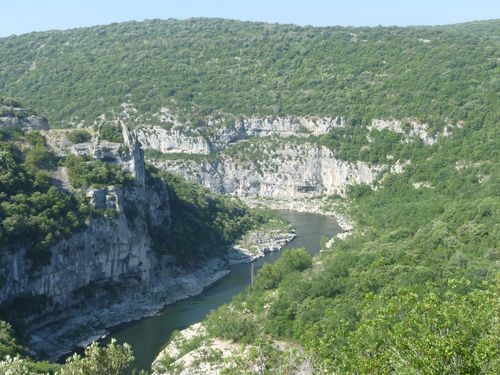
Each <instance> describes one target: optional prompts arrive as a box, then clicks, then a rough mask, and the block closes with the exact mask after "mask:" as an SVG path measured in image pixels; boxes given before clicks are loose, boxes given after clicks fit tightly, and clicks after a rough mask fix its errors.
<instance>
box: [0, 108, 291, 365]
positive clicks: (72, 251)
mask: <svg viewBox="0 0 500 375" xmlns="http://www.w3.org/2000/svg"><path fill="white" fill-rule="evenodd" d="M4 103H10V104H12V103H14V102H13V101H7V100H4ZM14 107H15V108H16V111H17V112H16V113H20V114H21V115H19V116H17V117H16V116H14V115H9V116H7V115H6V116H5V117H1V118H0V119H1V120H0V137H1V138H0V150H1V152H0V171H1V176H2V177H1V179H0V192H1V193H0V194H1V195H0V197H1V201H0V224H1V225H0V249H1V251H0V275H1V279H0V281H1V282H0V317H1V318H2V319H5V320H7V321H9V322H10V323H12V324H13V325H14V326H15V328H16V330H17V332H18V333H19V334H21V336H22V338H23V339H24V342H25V343H26V345H27V346H28V347H29V349H30V351H31V352H32V353H35V354H36V355H38V356H40V357H48V358H50V359H56V358H58V356H60V355H61V354H63V353H66V352H68V351H70V350H71V349H72V348H73V347H74V346H75V345H77V344H80V345H82V344H84V343H89V342H90V341H91V340H93V339H95V338H97V337H99V336H101V335H102V334H103V333H105V332H106V329H107V328H109V327H111V326H113V325H117V324H120V323H123V322H128V321H131V320H134V319H138V318H140V317H143V316H144V315H148V314H151V313H154V312H157V311H158V310H160V309H161V308H162V307H163V306H165V305H166V304H168V303H172V302H174V301H176V300H178V299H182V298H185V297H187V296H191V295H193V294H197V293H200V292H201V291H202V290H203V288H204V287H206V286H208V285H210V284H211V283H213V282H214V281H216V280H217V279H219V278H220V277H222V276H224V275H225V274H227V272H229V271H228V265H229V263H230V262H231V263H235V262H236V263H237V262H243V261H249V260H252V259H255V258H256V257H259V256H262V251H263V248H262V247H266V248H267V247H269V246H272V245H276V244H275V242H276V241H277V243H278V244H277V245H276V246H274V247H273V249H278V248H279V247H280V246H282V245H283V243H286V242H287V241H289V240H290V239H291V238H292V236H293V235H290V234H289V231H290V228H288V226H286V225H284V223H282V222H279V221H276V220H274V219H273V220H271V218H270V217H268V216H263V215H262V214H260V213H257V212H255V211H250V210H249V209H248V208H247V207H245V206H243V205H242V204H240V203H238V202H235V201H231V200H229V199H227V198H223V197H220V196H216V195H214V194H212V193H210V192H208V191H206V190H203V189H201V188H199V187H197V186H193V185H192V184H190V183H188V182H186V181H184V180H182V179H180V178H179V177H175V176H172V175H170V174H167V173H165V172H160V171H158V170H156V169H155V168H153V167H151V166H146V165H145V163H144V159H143V153H142V150H141V148H140V145H139V143H138V142H137V140H136V138H135V136H134V135H133V134H132V133H130V132H129V131H128V129H127V128H126V126H124V125H122V127H121V131H120V133H119V134H118V135H119V137H118V136H117V134H113V138H114V139H118V138H119V140H120V141H121V142H117V141H114V142H110V141H107V140H105V139H103V137H105V136H106V131H105V129H104V128H103V129H99V131H98V132H97V133H96V134H92V133H91V132H90V131H86V130H73V131H64V132H61V131H47V130H41V131H39V130H33V129H32V123H34V122H35V123H36V122H37V121H41V120H39V119H38V118H37V117H36V116H34V115H30V116H31V118H30V119H29V120H26V116H24V114H25V113H28V112H29V111H28V110H26V109H24V108H22V107H20V106H19V105H18V103H16V104H15V105H14ZM14 117H15V118H19V119H20V122H19V123H13V121H12V120H11V118H14ZM4 118H6V120H5V121H4V120H3V119H4ZM268 225H269V228H270V229H269V230H268V229H267V228H268ZM253 229H255V230H258V233H259V234H260V236H261V239H262V242H261V246H260V247H259V246H257V247H256V248H253V247H252V249H246V248H245V246H239V247H234V248H233V247H232V246H231V244H234V243H235V242H237V241H240V240H242V241H243V240H244V238H245V237H244V236H245V235H246V234H247V233H251V230H253ZM271 233H272V234H271ZM242 237H243V239H242ZM266 241H267V242H266ZM280 244H281V245H280ZM9 345H10V344H9Z"/></svg>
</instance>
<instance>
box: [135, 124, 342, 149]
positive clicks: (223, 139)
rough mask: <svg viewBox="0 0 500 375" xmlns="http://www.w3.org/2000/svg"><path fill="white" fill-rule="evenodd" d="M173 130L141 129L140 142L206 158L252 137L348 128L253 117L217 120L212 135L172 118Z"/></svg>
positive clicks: (296, 135) (322, 131) (302, 134)
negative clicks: (231, 120)
mask: <svg viewBox="0 0 500 375" xmlns="http://www.w3.org/2000/svg"><path fill="white" fill-rule="evenodd" d="M167 120H168V121H170V122H169V123H170V124H172V125H173V126H172V127H171V129H165V128H162V127H160V126H153V127H139V128H137V129H136V130H135V134H136V135H137V139H138V140H139V142H140V143H141V145H142V147H143V148H145V149H154V150H158V151H161V152H163V153H188V154H202V155H206V154H209V153H211V152H216V151H222V150H224V149H225V148H227V147H228V146H229V145H230V144H232V143H235V142H238V141H241V140H244V139H248V138H251V137H270V136H278V137H291V136H295V137H307V136H309V135H321V134H326V133H328V132H329V131H330V130H331V129H333V128H335V127H344V126H345V120H344V119H343V118H342V117H314V116H313V117H292V116H288V117H263V118H260V117H249V118H244V119H241V120H237V121H234V122H230V123H227V124H222V123H220V122H217V121H213V122H211V123H210V124H209V129H210V133H208V134H207V133H202V132H201V131H199V130H197V129H192V128H189V129H188V128H186V127H185V126H183V125H182V124H180V123H179V122H178V121H177V120H176V119H175V118H172V117H168V118H167Z"/></svg>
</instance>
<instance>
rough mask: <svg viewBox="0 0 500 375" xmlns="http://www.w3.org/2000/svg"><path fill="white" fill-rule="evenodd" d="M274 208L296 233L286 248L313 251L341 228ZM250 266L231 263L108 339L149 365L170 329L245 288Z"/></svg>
mask: <svg viewBox="0 0 500 375" xmlns="http://www.w3.org/2000/svg"><path fill="white" fill-rule="evenodd" d="M275 212H276V214H277V215H278V216H280V217H282V218H284V219H285V220H288V221H289V222H290V223H291V224H292V225H293V227H294V228H295V230H296V233H297V236H296V237H295V239H294V240H293V241H291V242H289V243H288V244H287V245H285V248H294V247H305V248H306V250H307V251H308V252H309V253H310V254H315V253H317V252H318V251H319V248H320V239H321V236H328V237H332V236H333V235H334V234H336V233H338V232H339V231H340V230H341V229H340V227H339V226H338V224H337V222H336V221H335V219H334V218H332V217H328V216H323V215H318V214H308V213H301V212H295V211H286V210H276V211H275ZM279 256H280V252H275V253H270V254H267V255H266V256H265V257H263V258H261V259H258V260H257V261H256V262H254V268H255V269H259V268H260V267H262V265H263V264H265V263H268V262H273V261H275V260H276V259H277V258H278V257H279ZM250 269H251V264H250V263H245V264H238V265H234V266H232V267H231V273H229V274H228V275H227V276H225V277H224V278H222V279H221V280H219V281H218V282H216V283H215V284H214V285H212V286H211V287H209V288H208V289H206V290H205V291H204V292H203V293H201V294H199V295H197V296H194V297H191V298H188V299H185V300H183V301H179V302H176V303H174V304H172V305H169V306H168V307H166V308H165V309H164V310H163V311H162V312H161V313H160V314H158V315H157V316H154V317H150V318H145V319H142V320H140V321H138V322H135V323H132V324H130V325H127V326H124V327H122V328H120V329H118V330H116V331H115V332H113V333H112V334H111V335H110V337H109V338H108V339H111V338H115V339H116V340H117V341H118V342H119V343H123V342H127V343H129V344H130V345H132V347H133V349H134V355H135V361H134V362H133V364H132V367H135V368H137V369H149V368H150V366H151V363H152V362H153V360H154V359H155V358H156V356H157V355H158V353H159V352H160V351H161V350H162V349H163V348H164V347H165V346H166V345H167V343H168V340H169V338H170V335H171V334H172V332H173V331H175V330H181V329H184V328H186V327H188V326H190V325H191V324H193V323H196V322H199V321H201V320H203V318H204V317H205V316H206V315H207V314H208V313H209V312H210V311H211V310H214V309H215V308H217V307H218V306H221V305H222V304H224V303H228V302H230V301H231V299H232V298H233V296H235V295H236V294H237V293H239V292H241V291H242V290H243V289H245V288H246V287H247V286H248V285H249V284H250V277H251V276H250Z"/></svg>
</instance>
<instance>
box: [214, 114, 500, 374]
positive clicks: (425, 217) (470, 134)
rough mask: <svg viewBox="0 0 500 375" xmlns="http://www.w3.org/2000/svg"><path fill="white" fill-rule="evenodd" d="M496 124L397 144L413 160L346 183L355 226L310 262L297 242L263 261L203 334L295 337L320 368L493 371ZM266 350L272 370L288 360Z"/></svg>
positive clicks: (498, 203) (498, 237) (499, 208)
mask: <svg viewBox="0 0 500 375" xmlns="http://www.w3.org/2000/svg"><path fill="white" fill-rule="evenodd" d="M346 131H349V130H348V129H347V130H346V129H343V130H341V132H340V133H339V135H340V136H341V135H342V132H346ZM497 134H498V129H497V124H495V123H494V122H493V123H492V122H488V123H486V124H482V125H478V126H476V127H473V126H471V127H469V128H462V129H458V130H457V132H456V133H455V134H454V136H453V137H451V138H446V139H443V140H442V141H441V142H439V143H437V144H435V145H434V146H432V147H423V146H422V145H421V144H420V145H419V144H415V145H411V144H410V145H407V147H406V148H403V149H398V147H396V148H395V149H393V150H392V152H401V153H400V154H399V155H398V157H408V158H411V160H412V162H411V164H410V165H409V166H407V167H406V168H405V169H404V171H403V173H402V174H399V175H388V176H385V177H384V178H383V179H382V180H381V181H379V182H378V188H377V189H375V190H373V189H371V188H370V187H368V186H355V187H352V188H351V190H350V192H349V194H348V199H349V201H350V202H351V213H350V214H351V216H352V217H353V218H355V221H356V225H357V230H356V231H355V233H354V235H353V236H351V237H349V238H347V239H345V240H338V239H337V240H336V241H335V242H334V244H333V247H332V248H331V249H327V248H324V252H322V253H321V255H320V256H318V257H317V258H314V259H313V260H312V262H311V261H309V262H308V261H307V259H305V258H304V256H305V254H304V253H301V252H300V251H297V252H295V253H293V252H290V253H287V254H286V255H285V254H284V255H283V258H282V260H281V259H280V261H278V262H276V263H275V264H272V265H267V266H265V267H263V268H262V270H261V271H260V272H259V273H258V275H257V278H256V280H255V284H254V286H253V287H252V288H249V290H248V291H247V292H246V293H244V294H242V295H240V296H238V297H236V298H235V299H234V301H233V302H232V304H231V305H229V306H224V307H222V308H220V309H218V310H216V311H215V312H214V313H213V314H211V315H210V316H209V318H208V320H207V321H206V322H205V324H206V325H207V328H208V330H209V333H210V334H211V335H212V336H215V337H220V338H225V339H231V340H236V341H237V342H242V343H251V344H252V345H257V346H259V345H261V344H262V343H261V342H260V340H261V338H262V337H265V340H268V341H271V342H272V341H273V340H277V341H279V342H282V341H283V340H285V341H287V340H291V341H292V342H295V343H296V344H299V345H300V346H301V347H303V348H305V349H306V354H307V356H308V358H309V360H310V361H311V362H312V363H313V365H314V366H315V368H316V369H317V371H318V372H320V371H326V373H361V374H365V373H380V374H385V373H426V374H427V373H429V374H443V373H446V374H447V373H460V374H466V373H480V374H495V373H497V372H498V371H499V370H500V368H499V362H498V347H499V344H500V343H499V341H498V337H499V336H498V332H499V330H500V325H499V322H498V312H497V310H498V294H499V283H498V261H499V259H500V258H499V255H500V254H499V243H500V231H499V230H500V227H499V221H498V217H499V214H500V197H499V192H500V180H499V176H500V170H499V166H500V163H499V160H500V157H499V155H498V150H499V149H500V147H499V144H498V142H499V138H498V136H497ZM352 135H354V136H355V135H356V134H355V133H353V134H352ZM330 136H331V135H330ZM363 136H364V135H363ZM387 136H389V134H388V135H387ZM361 138H363V137H361ZM361 138H360V139H361ZM339 139H340V140H341V137H339V138H338V139H337V141H339ZM334 140H335V139H333V140H330V141H334ZM379 141H380V142H381V143H380V148H381V150H382V151H383V150H384V147H385V146H384V145H385V142H384V140H383V139H381V140H379ZM395 143H396V144H398V142H395ZM338 145H339V147H347V146H349V144H344V143H343V142H342V141H339V142H338ZM352 146H353V147H356V145H352ZM344 150H345V151H349V149H348V148H346V149H344ZM341 151H342V149H341ZM262 353H264V355H269V362H268V366H269V367H268V368H267V371H269V373H273V371H274V372H276V371H278V370H277V369H278V368H277V367H276V366H278V364H279V365H280V366H282V365H284V364H283V363H282V362H280V363H278V362H276V363H275V362H273V358H274V357H272V355H271V353H272V352H271V351H269V350H267V349H262ZM266 353H267V354H266ZM240 370H241V371H242V373H245V371H246V370H244V368H241V369H240ZM250 373H251V371H250Z"/></svg>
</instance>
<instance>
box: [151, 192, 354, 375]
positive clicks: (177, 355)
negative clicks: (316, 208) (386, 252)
mask: <svg viewBox="0 0 500 375" xmlns="http://www.w3.org/2000/svg"><path fill="white" fill-rule="evenodd" d="M263 201H264V202H266V203H269V201H268V200H260V202H259V203H261V204H263V203H262V202H263ZM269 206H270V205H267V207H268V208H270V207H269ZM288 207H290V206H288ZM293 207H296V206H293ZM301 207H302V208H303V209H304V210H305V209H306V208H309V210H310V208H311V206H308V205H306V204H305V203H304V202H302V206H301ZM277 212H279V214H280V215H290V221H292V222H293V224H294V227H295V228H296V230H297V237H296V239H295V240H294V241H293V242H291V243H290V244H289V245H286V246H285V247H305V248H306V250H307V251H308V252H309V253H310V254H311V255H314V254H316V253H318V251H319V250H320V243H321V241H320V238H321V237H322V236H326V237H328V238H330V239H331V240H330V241H335V240H336V239H337V238H339V237H343V236H347V235H349V234H350V233H351V232H346V231H343V230H341V228H339V226H338V225H337V223H336V220H335V219H334V217H335V215H332V214H330V215H324V213H323V212H322V214H321V215H320V214H318V213H314V214H311V213H310V212H309V213H298V211H289V210H279V211H277ZM294 216H295V219H294ZM344 228H345V227H344ZM332 229H333V230H332ZM330 230H332V231H330ZM274 259H277V258H274ZM202 321H203V318H200V319H198V320H196V321H193V323H191V324H190V325H189V326H187V328H186V326H184V327H180V328H178V329H179V330H180V333H178V334H177V335H176V339H173V340H171V341H165V343H166V342H168V345H167V346H166V347H164V348H163V349H162V350H161V351H160V352H159V353H158V355H157V356H156V358H155V359H154V364H153V365H152V367H153V370H154V374H156V375H160V374H161V375H163V374H168V373H172V372H171V371H170V370H171V369H172V366H174V367H175V366H176V367H177V368H178V369H184V370H186V372H185V373H188V371H191V370H192V371H193V372H192V373H200V374H201V373H206V374H212V373H218V372H220V370H221V369H222V368H226V369H227V368H228V367H227V366H229V368H230V367H231V365H232V364H234V361H233V360H234V359H235V358H236V359H237V360H243V361H245V362H248V363H251V361H250V360H249V358H247V357H246V355H245V353H249V352H250V351H255V350H257V351H258V350H259V348H258V347H255V346H248V345H247V346H243V345H241V344H240V343H233V342H230V341H228V340H224V339H220V338H216V337H210V336H209V335H208V334H207V333H206V331H205V329H204V326H203V323H202ZM272 345H273V347H274V348H275V350H277V351H279V353H281V354H279V355H284V356H290V357H294V358H297V362H300V363H303V364H304V365H305V366H307V364H308V363H309V362H308V360H307V358H304V354H303V353H302V352H301V350H300V348H299V347H297V346H296V345H294V344H293V343H285V342H281V341H277V342H273V343H272ZM247 360H248V361H247ZM196 371H198V372H196ZM179 373H180V372H179ZM190 373H191V372H190ZM305 373H308V372H307V371H306V372H305Z"/></svg>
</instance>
